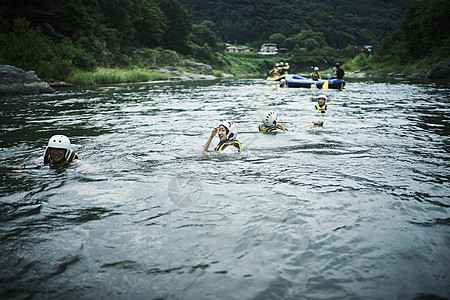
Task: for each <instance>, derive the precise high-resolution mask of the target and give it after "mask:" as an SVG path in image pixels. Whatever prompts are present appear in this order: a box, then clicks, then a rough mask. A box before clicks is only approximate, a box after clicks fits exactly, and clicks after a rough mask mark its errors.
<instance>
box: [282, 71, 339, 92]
mask: <svg viewBox="0 0 450 300" xmlns="http://www.w3.org/2000/svg"><path fill="white" fill-rule="evenodd" d="M281 82H282V83H281V84H282V85H284V86H286V87H296V88H308V89H310V88H318V89H322V88H324V89H339V90H341V89H342V88H343V87H344V86H345V80H341V79H337V78H330V79H328V80H319V81H314V80H312V79H311V78H305V77H302V76H299V75H286V76H285V77H284V79H283V80H282V81H281Z"/></svg>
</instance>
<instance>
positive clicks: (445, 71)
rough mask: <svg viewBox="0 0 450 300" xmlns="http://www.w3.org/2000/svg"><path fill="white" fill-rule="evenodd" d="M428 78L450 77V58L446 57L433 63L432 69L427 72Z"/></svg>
mask: <svg viewBox="0 0 450 300" xmlns="http://www.w3.org/2000/svg"><path fill="white" fill-rule="evenodd" d="M426 77H427V78H443V79H449V78H450V58H447V59H444V60H442V61H440V62H439V63H437V64H435V65H433V66H432V67H431V70H430V71H428V72H427V74H426Z"/></svg>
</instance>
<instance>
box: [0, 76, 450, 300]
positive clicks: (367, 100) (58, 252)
mask: <svg viewBox="0 0 450 300" xmlns="http://www.w3.org/2000/svg"><path fill="white" fill-rule="evenodd" d="M274 87H275V86H274V85H272V86H271V85H269V84H267V83H266V82H265V81H264V80H261V79H223V80H217V81H200V82H184V83H180V82H178V83H153V84H133V85H116V86H108V87H98V88H86V89H68V90H60V91H58V92H57V93H55V94H49V95H39V96H20V97H8V98H2V99H0V100H1V101H0V108H1V110H0V112H1V120H2V121H1V135H0V145H1V149H0V163H1V166H0V168H1V182H2V184H1V190H0V222H1V227H0V228H1V231H0V239H1V244H0V253H1V255H0V263H1V271H0V298H2V299H413V298H417V299H426V298H430V297H432V296H439V297H449V296H450V251H449V249H450V228H449V225H450V217H449V213H450V185H449V179H450V168H449V166H450V156H449V151H450V143H449V135H450V130H449V126H450V120H449V115H450V108H449V102H450V101H449V99H450V85H449V84H448V83H433V82H410V81H407V80H391V81H389V82H388V81H377V80H359V81H357V80H353V81H352V80H348V82H347V86H346V87H345V88H344V89H343V90H342V91H338V90H322V91H319V90H309V89H289V88H285V89H281V88H278V89H275V88H274ZM321 93H325V94H326V95H327V97H328V107H329V110H328V112H327V113H325V114H320V113H317V112H315V111H314V105H315V104H316V100H315V99H316V98H317V96H318V95H319V94H321ZM266 110H274V111H276V112H277V113H278V120H279V122H281V123H283V124H284V125H285V127H287V128H288V130H289V131H287V132H283V133H278V134H263V133H259V132H258V129H257V128H258V125H259V124H260V120H261V115H262V113H263V112H264V111H266ZM226 119H231V120H233V121H235V122H236V123H237V125H238V129H239V134H238V139H239V140H240V142H241V144H242V146H243V149H244V151H243V153H242V154H240V155H218V154H217V153H214V152H211V153H206V152H204V151H203V150H202V145H203V144H204V143H205V142H206V140H207V138H208V136H209V134H210V132H211V129H212V128H213V127H214V126H217V125H218V124H219V123H220V121H223V120H226ZM317 120H322V121H323V122H324V124H323V126H322V127H319V126H304V125H309V124H312V122H314V121H317ZM53 134H65V135H67V136H69V137H70V139H71V141H72V148H73V150H75V151H76V152H77V153H78V154H79V156H80V160H79V161H77V162H76V163H75V164H72V165H71V166H70V167H69V168H66V169H54V168H49V167H47V166H45V167H44V166H43V165H42V155H43V153H44V150H45V146H46V143H47V141H48V139H49V137H50V136H52V135H53ZM217 142H218V140H217V138H215V139H214V140H213V142H212V146H215V145H216V144H217Z"/></svg>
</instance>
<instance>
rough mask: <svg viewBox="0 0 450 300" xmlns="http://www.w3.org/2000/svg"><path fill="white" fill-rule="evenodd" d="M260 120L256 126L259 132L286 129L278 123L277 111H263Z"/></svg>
mask: <svg viewBox="0 0 450 300" xmlns="http://www.w3.org/2000/svg"><path fill="white" fill-rule="evenodd" d="M262 122H263V123H262V124H261V125H259V126H258V129H259V131H261V132H274V131H276V130H282V131H287V129H286V128H285V127H284V126H283V124H281V123H278V120H277V113H276V112H274V111H268V112H266V113H264V115H263V117H262Z"/></svg>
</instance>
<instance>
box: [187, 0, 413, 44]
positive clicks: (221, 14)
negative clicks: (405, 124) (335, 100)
mask: <svg viewBox="0 0 450 300" xmlns="http://www.w3.org/2000/svg"><path fill="white" fill-rule="evenodd" d="M179 1H180V3H181V4H182V5H183V6H184V7H185V8H186V9H187V10H188V12H189V13H190V14H192V16H193V21H194V23H200V22H202V21H205V20H210V21H211V22H212V24H213V25H214V26H213V27H212V29H213V31H214V32H215V33H216V34H217V36H218V38H219V39H220V40H222V41H228V42H230V43H234V42H235V41H237V43H239V44H247V43H249V44H252V45H253V46H254V47H257V46H259V45H260V44H261V43H262V42H264V41H265V40H267V38H268V37H269V36H270V35H271V34H273V33H281V34H282V35H284V36H291V35H294V34H297V33H299V32H300V31H301V30H312V31H315V32H322V33H323V34H324V35H325V40H326V42H327V44H328V45H329V46H331V47H333V48H335V49H343V48H345V47H347V46H348V45H360V46H361V45H374V44H375V43H377V42H378V41H380V40H381V39H382V38H383V37H385V36H386V35H389V34H391V33H392V32H393V31H394V30H395V29H396V28H397V27H398V26H399V24H400V21H401V20H402V19H403V17H404V16H405V12H406V9H407V8H408V6H409V5H410V3H411V2H412V0H397V1H388V0H359V1H352V0H339V1H335V0H315V1H311V0H290V1H272V0H258V1H254V0H224V1H211V0H179Z"/></svg>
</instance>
